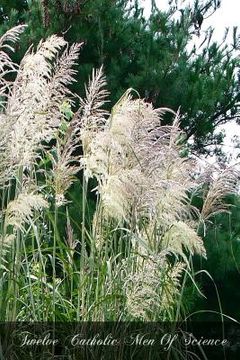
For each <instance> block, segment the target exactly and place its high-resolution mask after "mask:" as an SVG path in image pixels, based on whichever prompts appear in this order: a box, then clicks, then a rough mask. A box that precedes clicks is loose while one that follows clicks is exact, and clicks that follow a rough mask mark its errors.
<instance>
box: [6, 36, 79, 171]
mask: <svg viewBox="0 0 240 360" xmlns="http://www.w3.org/2000/svg"><path fill="white" fill-rule="evenodd" d="M80 47H81V44H74V45H72V46H71V47H70V48H68V46H67V42H66V41H65V40H64V39H63V38H61V37H58V36H56V35H53V36H51V37H50V38H48V39H47V40H46V41H45V42H41V43H40V44H39V46H38V48H37V50H36V52H34V51H33V50H32V49H30V50H29V51H28V53H27V54H26V55H25V57H24V58H23V60H22V62H21V64H20V68H19V70H18V75H17V78H16V80H15V82H14V85H13V88H12V91H11V93H10V94H9V97H8V102H7V105H6V108H5V111H4V116H2V118H1V120H2V121H1V125H2V126H1V130H0V131H2V133H3V135H6V136H5V142H4V144H1V145H2V146H1V152H4V151H5V154H7V155H6V156H5V157H6V161H8V173H9V172H10V169H11V172H12V174H14V172H15V170H16V169H17V168H18V167H19V166H22V167H23V168H26V167H29V166H30V165H31V164H32V163H33V162H34V160H35V158H36V156H37V151H38V150H39V149H41V148H43V147H44V146H43V143H44V144H46V143H47V142H49V141H50V140H51V139H52V138H53V137H55V135H56V132H57V130H58V128H59V126H60V125H61V122H62V110H61V104H62V103H63V102H64V101H66V100H67V101H68V102H70V103H72V99H71V97H72V95H73V94H72V93H71V92H70V91H69V89H68V85H69V84H70V83H72V82H73V81H74V75H75V71H74V70H73V69H72V66H74V65H75V63H76V60H77V58H78V55H79V51H80ZM1 167H2V168H4V164H3V165H2V166H1Z"/></svg>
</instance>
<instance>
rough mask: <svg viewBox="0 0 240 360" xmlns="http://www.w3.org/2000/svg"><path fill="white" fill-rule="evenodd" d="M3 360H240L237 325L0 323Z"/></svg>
mask: <svg viewBox="0 0 240 360" xmlns="http://www.w3.org/2000/svg"><path fill="white" fill-rule="evenodd" d="M0 359H1V360H12V359H14V360H15V359H23V360H28V359H34V360H38V359H39V360H40V359H43V360H45V359H46V360H47V359H59V360H60V359H61V360H65V359H66V360H67V359H77V360H82V359H83V360H85V359H86V360H88V359H96V360H101V359H103V360H105V359H106V360H108V359H110V360H113V359H114V360H115V359H119V360H120V359H124V360H125V359H126V360H128V359H136V360H138V359H144V360H147V359H153V360H155V359H156V360H158V359H160V360H161V359H164V360H165V359H166V360H174V359H176V360H178V359H183V360H186V359H210V360H212V359H213V360H214V359H228V360H239V359H240V324H238V323H233V322H224V323H222V322H214V323H213V322H211V323H210V322H184V323H140V322H138V323H137V322H129V323H127V322H115V323H113V322H104V323H100V322H88V323H87V322H85V323H84V322H82V323H68V322H66V323H25V322H22V323H20V322H19V323H0Z"/></svg>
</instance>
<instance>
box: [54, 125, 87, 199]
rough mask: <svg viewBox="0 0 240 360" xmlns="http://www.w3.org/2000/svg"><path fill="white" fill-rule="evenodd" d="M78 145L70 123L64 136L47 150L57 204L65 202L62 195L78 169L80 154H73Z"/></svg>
mask: <svg viewBox="0 0 240 360" xmlns="http://www.w3.org/2000/svg"><path fill="white" fill-rule="evenodd" d="M79 146H80V141H79V137H78V136H77V135H76V134H75V129H74V128H73V127H71V125H70V126H69V127H68V129H67V132H66V134H64V138H63V139H61V138H60V137H58V138H57V143H56V146H55V147H54V149H53V150H52V151H51V152H49V155H50V157H51V160H52V165H53V168H52V186H53V189H54V193H55V199H56V205H57V206H61V205H63V204H64V203H66V200H65V196H64V195H65V193H66V191H67V189H68V188H69V187H70V186H71V185H72V183H73V182H74V181H75V180H76V179H75V175H76V173H77V172H78V171H79V169H80V155H75V152H76V150H77V149H78V148H79Z"/></svg>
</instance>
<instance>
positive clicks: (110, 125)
mask: <svg viewBox="0 0 240 360" xmlns="http://www.w3.org/2000/svg"><path fill="white" fill-rule="evenodd" d="M23 30H24V26H18V27H15V28H13V29H12V30H10V31H8V32H7V33H6V34H5V35H4V36H3V37H2V38H1V39H0V86H1V88H0V96H1V113H0V133H1V134H0V186H1V213H0V215H1V220H0V224H1V240H0V320H1V321H22V320H25V321H47V320H62V321H73V320H91V321H107V320H149V321H155V320H179V319H182V318H183V317H184V316H185V305H184V304H185V302H184V289H185V286H186V284H187V282H188V281H187V280H189V279H190V281H191V282H192V284H193V286H195V287H196V289H197V290H198V291H199V292H200V290H199V289H198V287H197V284H196V282H195V274H194V270H193V267H192V256H193V255H199V256H202V257H205V256H206V252H205V249H204V245H203V241H202V239H201V237H200V236H199V227H200V226H201V227H202V226H206V223H207V221H210V220H211V215H212V214H213V213H214V214H215V213H217V212H220V211H225V210H226V209H225V206H224V205H223V201H222V200H223V199H224V196H225V195H226V194H228V193H233V192H236V189H237V181H238V173H237V171H236V170H235V169H234V168H228V169H226V170H225V171H224V172H223V173H221V174H216V173H214V176H212V177H211V176H210V177H209V176H208V178H207V179H206V178H204V177H199V176H198V172H197V163H196V160H194V159H193V158H191V157H186V156H184V153H185V152H184V141H183V138H184V137H183V133H182V131H181V130H180V127H179V125H180V116H179V114H176V113H174V112H173V111H171V110H169V109H153V107H152V105H151V104H149V103H146V102H145V101H144V100H142V99H139V98H138V96H137V98H136V96H135V97H134V96H133V95H134V92H133V91H132V90H131V89H129V90H128V91H127V92H126V93H125V94H124V95H123V96H122V97H121V99H119V101H118V102H117V104H116V105H115V106H114V107H113V108H112V110H111V112H107V111H106V110H105V104H106V102H107V101H108V92H107V90H106V80H105V77H104V74H103V70H102V68H101V69H99V70H96V71H93V73H92V77H91V80H90V81H89V84H88V86H86V96H85V98H84V99H80V98H79V97H77V96H76V95H75V94H73V93H72V92H71V90H70V88H71V86H70V85H71V84H72V83H73V82H74V75H75V74H76V71H75V70H74V67H75V65H77V60H78V56H79V52H80V49H81V44H73V45H72V46H69V44H68V43H67V42H66V41H65V40H64V39H63V38H61V37H58V36H55V35H53V36H51V37H50V38H48V39H47V40H46V41H42V42H41V43H40V44H39V45H38V47H37V49H34V48H33V47H31V48H30V49H29V51H28V52H27V53H26V55H25V56H24V58H23V60H22V61H21V63H20V65H17V64H15V63H14V62H13V61H12V60H11V58H10V54H11V52H12V51H13V44H14V43H15V42H16V41H17V40H18V39H19V36H20V34H21V33H22V31H23ZM69 86H70V87H69ZM76 109H77V110H76ZM165 113H169V114H170V115H171V116H172V117H173V122H172V125H171V126H170V125H168V126H164V125H162V120H163V117H164V114H165ZM206 180H207V181H206ZM74 183H75V184H76V183H77V184H78V185H79V184H80V185H81V187H78V188H79V189H81V190H79V192H78V194H77V196H75V197H74V199H73V201H74V202H75V204H77V206H76V208H75V209H76V212H77V213H75V216H74V219H73V217H72V216H71V215H70V206H71V202H70V197H69V192H70V191H71V189H72V187H73V186H74ZM91 193H94V194H95V195H94V196H95V200H96V201H95V210H94V215H93V216H92V217H90V223H89V216H88V213H89V211H88V208H89V196H90V195H89V194H91ZM199 193H200V194H201V196H202V198H203V204H202V206H201V208H200V209H199V208H197V207H195V206H194V205H193V201H192V198H193V197H194V196H195V195H196V194H199ZM91 196H92V195H91ZM63 218H64V219H65V220H64V221H65V225H66V226H65V231H64V235H63V233H62V232H61V231H60V230H59V227H60V225H61V219H63ZM76 219H77V221H76ZM76 226H77V228H78V229H79V231H78V232H77V233H76V231H75V229H76Z"/></svg>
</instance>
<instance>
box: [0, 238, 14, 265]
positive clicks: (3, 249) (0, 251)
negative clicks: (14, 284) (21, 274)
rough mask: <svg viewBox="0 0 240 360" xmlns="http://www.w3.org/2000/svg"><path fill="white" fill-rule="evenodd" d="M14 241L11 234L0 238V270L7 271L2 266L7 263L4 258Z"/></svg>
mask: <svg viewBox="0 0 240 360" xmlns="http://www.w3.org/2000/svg"><path fill="white" fill-rule="evenodd" d="M14 239H15V235H13V234H9V235H5V236H0V269H4V270H7V268H6V267H5V265H4V264H6V263H7V259H6V257H7V254H8V253H9V251H10V249H11V246H12V244H13V242H14Z"/></svg>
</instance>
